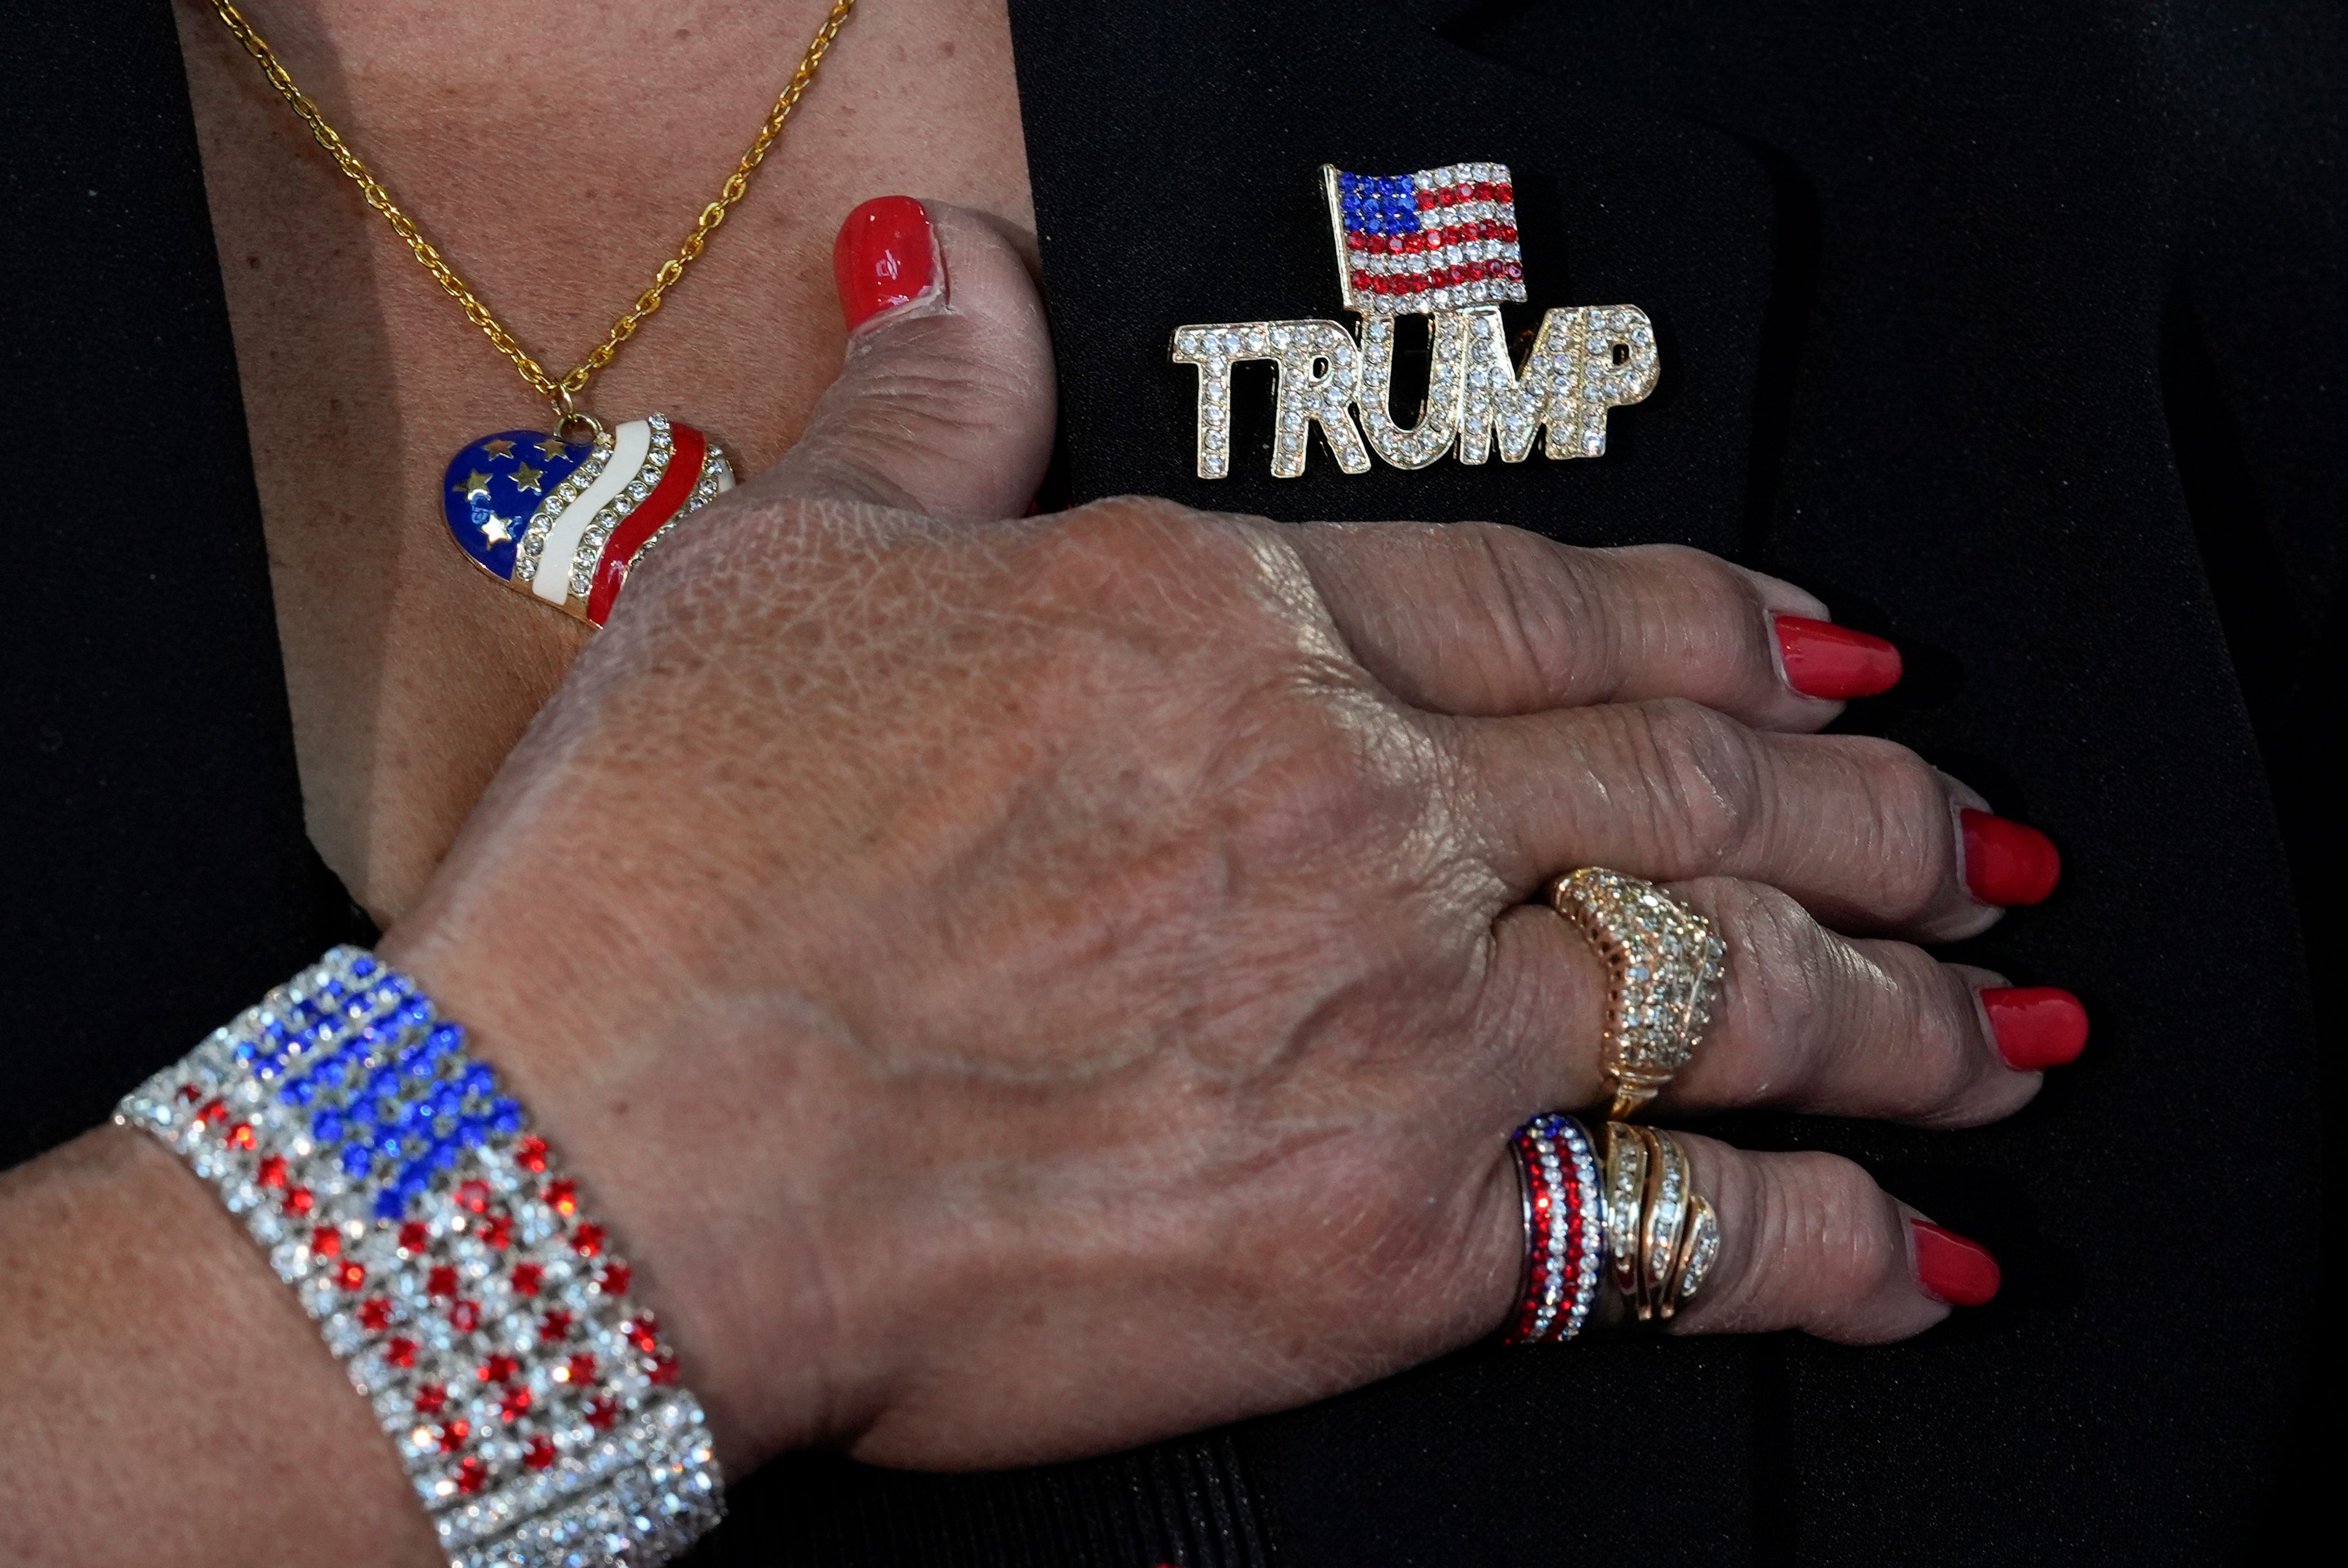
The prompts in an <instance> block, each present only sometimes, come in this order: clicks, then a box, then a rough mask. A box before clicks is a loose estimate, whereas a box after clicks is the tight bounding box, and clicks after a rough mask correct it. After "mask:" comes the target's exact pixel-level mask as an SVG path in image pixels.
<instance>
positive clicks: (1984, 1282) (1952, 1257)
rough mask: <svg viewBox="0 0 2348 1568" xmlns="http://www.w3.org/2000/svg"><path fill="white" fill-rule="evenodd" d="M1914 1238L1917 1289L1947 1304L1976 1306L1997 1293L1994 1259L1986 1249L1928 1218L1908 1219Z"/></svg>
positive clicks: (1951, 1305)
mask: <svg viewBox="0 0 2348 1568" xmlns="http://www.w3.org/2000/svg"><path fill="white" fill-rule="evenodd" d="M1908 1231H1909V1234H1910V1235H1911V1236H1913V1237H1914V1238H1915V1247H1916V1288H1917V1289H1919V1290H1921V1291H1922V1292H1923V1293H1924V1294H1925V1295H1927V1296H1931V1298H1932V1299H1933V1300H1935V1301H1938V1302H1941V1303H1943V1304H1944V1305H1946V1306H1950V1307H1979V1306H1980V1305H1982V1303H1983V1302H1985V1301H1987V1300H1989V1299H1990V1298H1991V1297H1992V1296H1995V1295H1996V1294H1997V1284H1998V1279H1999V1275H1998V1271H1997V1259H1995V1258H1993V1257H1992V1256H1990V1255H1989V1248H1987V1247H1985V1246H1983V1245H1982V1244H1981V1243H1979V1242H1977V1241H1968V1240H1966V1239H1965V1238H1964V1237H1963V1236H1961V1235H1958V1234H1957V1233H1956V1232H1954V1231H1952V1230H1944V1229H1942V1228H1941V1226H1939V1225H1934V1224H1933V1223H1932V1222H1931V1220H1910V1221H1909V1222H1908Z"/></svg>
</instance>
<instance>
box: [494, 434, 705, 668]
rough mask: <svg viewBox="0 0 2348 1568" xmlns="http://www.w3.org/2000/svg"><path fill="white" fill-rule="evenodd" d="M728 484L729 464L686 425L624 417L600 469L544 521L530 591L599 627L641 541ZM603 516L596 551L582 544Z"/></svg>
mask: <svg viewBox="0 0 2348 1568" xmlns="http://www.w3.org/2000/svg"><path fill="white" fill-rule="evenodd" d="M660 433H664V434H665V435H666V436H667V437H668V439H667V441H666V442H664V443H660V444H659V445H660V446H664V447H665V448H666V449H665V450H664V451H656V450H655V439H654V437H655V435H656V434H660ZM733 487H734V473H733V469H732V466H730V465H729V464H727V462H726V458H725V456H724V454H722V453H720V452H718V451H716V449H715V448H714V447H712V446H710V444H709V439H708V437H707V436H704V435H702V433H701V432H700V431H698V430H695V428H694V427H693V426H692V425H686V424H684V423H682V422H680V421H675V420H667V419H663V418H661V416H659V415H654V416H653V418H651V419H631V420H629V421H628V422H627V423H625V424H623V425H619V426H617V427H616V428H614V429H613V432H612V453H611V456H610V457H609V458H608V459H606V461H605V462H604V464H603V469H602V473H600V474H598V475H597V476H596V477H595V478H594V480H593V482H592V483H591V484H589V485H588V486H587V487H586V488H585V489H584V490H582V492H580V494H579V495H578V496H577V497H574V498H573V499H572V501H571V503H570V504H569V505H568V506H565V507H562V509H561V511H559V512H557V513H556V514H555V516H554V517H553V518H552V519H551V522H550V523H549V524H548V526H547V530H546V536H545V543H544V545H543V547H542V548H541V550H540V552H539V556H538V560H537V565H536V568H535V569H534V570H533V571H532V572H531V574H530V592H531V593H533V594H535V595H536V596H537V597H538V598H540V599H541V600H545V601H546V602H547V603H549V604H551V605H553V606H555V607H556V608H557V609H562V610H569V611H570V612H571V613H572V614H574V615H577V614H580V613H581V612H582V609H583V611H584V615H585V619H586V620H588V621H590V622H591V623H592V624H594V625H596V626H601V625H602V624H603V621H604V619H605V618H606V617H607V616H609V615H610V614H611V613H612V605H613V601H614V600H616V599H617V598H618V597H619V592H620V588H621V585H622V584H623V583H624V582H626V581H627V578H628V569H629V567H630V566H631V565H633V563H634V560H635V558H636V555H637V553H638V552H639V551H640V550H642V549H643V548H644V545H645V542H646V541H648V540H649V539H651V538H652V537H653V536H654V534H656V533H658V532H659V531H660V530H661V529H662V528H664V527H665V526H666V525H667V524H669V523H670V522H672V521H674V520H675V518H678V517H679V516H681V515H682V514H684V513H685V512H687V511H690V510H693V509H694V508H695V507H696V506H697V505H699V504H700V503H701V502H702V501H705V500H706V499H707V498H708V497H710V496H711V495H715V494H719V493H723V492H724V491H726V490H730V489H732V488H733ZM605 514H609V516H608V518H606V520H605V527H606V528H607V529H608V532H607V534H606V535H605V537H604V538H603V539H602V545H601V547H600V548H590V547H589V545H588V540H589V538H590V530H591V529H593V528H595V527H596V523H597V519H598V518H599V517H604V516H605ZM590 557H592V561H591V560H590V559H589V558H590ZM582 567H585V568H586V576H587V579H588V580H587V587H586V589H585V591H584V592H583V593H582V592H581V591H579V582H578V579H579V578H580V576H581V575H582ZM582 600H584V603H583V605H582V602H581V601H582Z"/></svg>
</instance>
